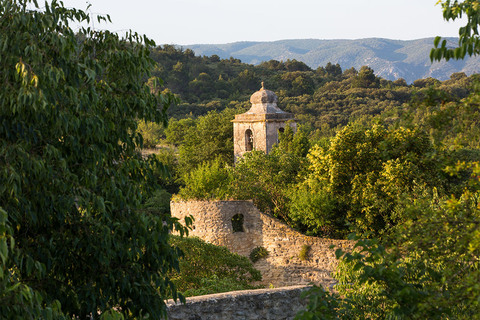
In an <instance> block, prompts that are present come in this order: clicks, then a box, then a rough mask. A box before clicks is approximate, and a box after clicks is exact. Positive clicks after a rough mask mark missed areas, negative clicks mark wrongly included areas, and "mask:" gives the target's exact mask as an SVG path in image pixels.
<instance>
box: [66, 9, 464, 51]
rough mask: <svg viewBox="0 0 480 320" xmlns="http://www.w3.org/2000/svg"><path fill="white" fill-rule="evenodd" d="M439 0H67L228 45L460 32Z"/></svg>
mask: <svg viewBox="0 0 480 320" xmlns="http://www.w3.org/2000/svg"><path fill="white" fill-rule="evenodd" d="M436 2H437V0H337V1H334V0H330V1H325V0H290V1H286V0H264V1H261V0H257V1H253V0H243V1H236V0H201V1H198V0H197V1H196V0H88V1H87V0H64V4H65V6H67V7H76V8H78V9H85V8H86V7H87V3H90V4H91V5H92V6H91V8H90V12H92V13H94V14H109V15H110V17H111V19H112V24H109V25H105V24H102V25H98V23H96V24H95V25H94V27H95V28H97V29H109V30H112V31H117V32H121V33H124V31H126V30H128V29H132V30H133V31H136V32H138V33H140V34H145V35H147V36H148V37H149V38H151V39H153V40H155V42H156V43H157V45H162V44H179V45H188V44H207V43H208V44H222V43H231V42H236V41H275V40H284V39H362V38H373V37H375V38H389V39H400V40H411V39H419V38H426V37H434V36H437V35H440V36H448V37H457V36H458V28H459V27H460V25H461V24H460V23H458V22H455V23H452V22H446V21H445V20H443V16H442V11H441V7H440V5H435V4H436Z"/></svg>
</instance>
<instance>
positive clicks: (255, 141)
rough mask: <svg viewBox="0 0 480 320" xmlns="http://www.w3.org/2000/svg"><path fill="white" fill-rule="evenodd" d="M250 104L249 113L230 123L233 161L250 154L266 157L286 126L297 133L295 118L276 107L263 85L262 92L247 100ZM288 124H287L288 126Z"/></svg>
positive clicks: (275, 100)
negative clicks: (256, 151)
mask: <svg viewBox="0 0 480 320" xmlns="http://www.w3.org/2000/svg"><path fill="white" fill-rule="evenodd" d="M250 102H251V103H252V107H251V108H250V110H248V111H247V112H245V113H242V114H237V115H236V116H235V120H232V122H233V145H234V147H233V149H234V150H233V152H234V156H235V161H237V159H238V157H241V156H242V155H243V154H244V153H245V152H248V151H252V150H262V151H265V153H269V152H270V150H271V149H272V147H273V145H274V144H275V143H277V142H278V137H279V133H280V132H283V130H285V126H287V125H289V126H290V127H291V128H292V129H293V131H294V132H295V131H296V129H297V125H296V123H295V122H294V121H295V117H294V115H293V114H292V113H288V112H285V111H282V110H280V108H278V107H277V102H278V98H277V95H276V94H275V93H273V91H270V90H266V89H265V88H264V86H263V82H262V88H261V89H260V90H259V91H257V92H255V93H254V94H253V95H252V96H251V97H250ZM287 121H290V122H289V123H288V124H287Z"/></svg>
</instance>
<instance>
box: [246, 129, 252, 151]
mask: <svg viewBox="0 0 480 320" xmlns="http://www.w3.org/2000/svg"><path fill="white" fill-rule="evenodd" d="M252 150H253V132H252V130H250V129H247V130H245V151H252Z"/></svg>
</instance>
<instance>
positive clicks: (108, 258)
mask: <svg viewBox="0 0 480 320" xmlns="http://www.w3.org/2000/svg"><path fill="white" fill-rule="evenodd" d="M89 19H90V17H89V16H88V15H87V14H86V13H84V12H82V11H79V10H76V9H67V8H65V7H63V4H62V3H61V2H60V3H59V2H57V1H52V2H51V3H50V4H49V3H46V4H45V8H43V9H39V8H38V7H37V5H36V2H35V1H29V0H25V1H11V0H2V1H0V34H1V36H0V43H1V45H0V68H1V70H2V71H1V73H0V77H1V82H2V86H1V87H0V100H1V101H2V104H1V107H0V181H2V183H1V184H0V205H1V208H0V213H1V218H0V226H1V230H0V253H1V254H0V263H1V264H0V286H1V288H2V290H1V291H0V292H1V293H0V317H2V318H7V319H14V318H19V317H20V318H41V317H44V318H51V317H54V316H55V317H56V316H60V315H61V312H63V313H65V314H66V316H67V317H68V318H72V317H73V316H75V317H79V318H86V317H87V316H92V317H96V315H97V314H99V313H100V314H102V316H103V317H107V316H108V315H111V316H112V317H114V316H115V314H117V315H118V316H120V314H121V315H123V316H124V317H127V318H132V317H144V316H147V315H150V316H151V317H153V318H160V317H163V316H165V315H166V312H165V305H164V302H163V298H164V297H165V295H166V293H167V292H168V291H171V290H173V292H174V296H175V297H176V294H175V289H174V286H173V284H172V282H171V281H170V280H169V279H168V278H166V277H165V274H166V273H167V272H169V271H170V270H171V269H172V268H176V267H178V261H177V256H178V252H177V250H174V249H172V248H171V247H170V245H169V244H168V242H167V239H168V233H169V231H170V230H172V228H174V226H175V227H176V228H180V230H183V228H182V227H180V226H179V225H178V224H176V222H175V220H173V219H171V218H170V217H169V216H168V215H151V214H148V213H146V212H144V211H141V210H137V208H138V207H139V206H140V204H141V203H142V201H143V199H144V198H145V197H147V196H149V195H150V194H151V192H152V191H153V187H154V186H155V181H154V175H153V171H152V169H153V168H154V167H155V166H157V165H158V162H157V161H155V160H154V159H153V158H150V159H148V160H143V159H142V158H141V156H140V155H139V154H138V152H137V149H138V148H141V147H142V137H141V135H139V134H138V133H137V132H136V129H137V120H138V119H141V120H143V121H156V122H162V121H165V120H166V118H165V115H166V108H167V107H168V105H169V103H170V102H171V101H172V100H173V97H172V96H171V95H159V96H155V95H153V94H152V93H151V92H150V88H149V87H148V86H147V85H146V84H145V83H144V81H145V80H146V79H147V78H148V76H149V73H150V70H151V69H152V68H153V66H154V62H153V60H152V59H151V58H150V56H149V48H150V47H151V46H152V45H154V43H153V42H152V41H151V40H149V39H148V38H146V37H141V36H139V35H138V34H135V33H132V32H129V33H127V34H126V36H125V37H124V38H120V37H119V36H118V35H116V34H113V33H111V32H109V31H94V30H91V29H90V28H80V29H79V31H78V33H77V34H75V33H74V31H73V30H72V29H71V28H70V27H69V24H70V23H80V22H86V23H88V22H89V21H90V20H89ZM99 19H107V20H108V19H109V18H108V16H107V17H99ZM14 241H15V242H14ZM60 308H61V309H60ZM60 310H61V311H60Z"/></svg>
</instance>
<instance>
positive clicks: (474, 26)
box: [430, 0, 480, 61]
mask: <svg viewBox="0 0 480 320" xmlns="http://www.w3.org/2000/svg"><path fill="white" fill-rule="evenodd" d="M438 3H440V4H441V5H442V10H443V18H444V19H445V20H446V21H450V20H452V21H455V20H456V19H460V18H462V17H463V16H466V18H467V19H466V23H465V26H463V27H460V28H459V29H458V36H459V39H458V46H457V47H453V48H452V44H451V43H449V42H448V41H447V40H446V39H444V40H442V37H436V38H435V40H434V46H435V48H433V49H432V50H431V51H430V59H431V60H432V61H434V60H436V61H440V60H442V59H445V60H447V61H448V60H450V59H456V60H458V59H463V58H465V56H466V55H468V56H472V55H478V54H479V53H480V36H479V34H478V25H479V21H480V3H479V2H478V1H476V0H465V1H461V2H459V1H458V0H453V1H452V0H445V1H439V2H438Z"/></svg>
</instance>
